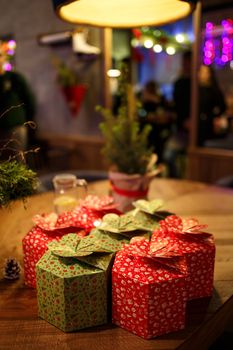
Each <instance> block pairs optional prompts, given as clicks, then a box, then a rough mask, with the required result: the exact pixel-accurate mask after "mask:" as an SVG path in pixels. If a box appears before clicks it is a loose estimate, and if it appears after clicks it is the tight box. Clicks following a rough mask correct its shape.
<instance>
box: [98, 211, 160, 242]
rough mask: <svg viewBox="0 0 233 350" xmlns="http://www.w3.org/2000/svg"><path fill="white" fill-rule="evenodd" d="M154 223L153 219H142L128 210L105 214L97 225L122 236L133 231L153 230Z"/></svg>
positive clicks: (128, 234)
mask: <svg viewBox="0 0 233 350" xmlns="http://www.w3.org/2000/svg"><path fill="white" fill-rule="evenodd" d="M155 227H156V223H155V221H154V220H153V219H149V218H148V220H144V219H143V220H142V219H141V218H140V217H138V216H136V215H134V212H130V213H127V214H124V215H121V216H119V215H117V214H107V215H105V216H104V217H103V218H102V222H101V224H100V225H99V226H98V228H99V229H100V230H104V231H108V232H113V233H118V234H121V235H124V236H127V237H129V236H132V234H134V233H135V231H144V232H145V231H146V232H147V231H153V230H154V229H155Z"/></svg>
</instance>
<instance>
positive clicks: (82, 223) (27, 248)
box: [23, 195, 117, 288]
mask: <svg viewBox="0 0 233 350" xmlns="http://www.w3.org/2000/svg"><path fill="white" fill-rule="evenodd" d="M109 212H117V210H116V209H115V205H114V204H113V199H112V197H109V196H104V197H102V198H99V197H97V196H93V195H90V196H87V197H86V199H85V200H83V201H82V202H81V205H80V206H78V207H76V208H75V209H74V210H73V211H69V212H65V213H61V214H59V215H57V214H55V213H51V214H47V215H35V216H34V218H33V222H34V223H35V224H36V226H35V227H33V228H32V229H31V230H30V231H29V232H28V233H27V234H26V236H25V237H24V238H23V255H24V280H25V284H26V285H27V286H29V287H33V288H36V273H35V267H36V264H37V262H38V261H39V260H40V258H41V257H42V256H43V254H44V253H45V252H46V250H47V246H48V243H49V242H51V241H53V240H56V241H58V240H60V239H61V237H62V236H63V235H64V234H67V233H77V234H78V235H79V236H80V237H83V236H85V235H87V234H88V233H89V232H90V230H91V229H93V228H94V227H95V226H96V225H97V224H98V222H100V220H101V218H102V217H103V215H105V214H106V213H109Z"/></svg>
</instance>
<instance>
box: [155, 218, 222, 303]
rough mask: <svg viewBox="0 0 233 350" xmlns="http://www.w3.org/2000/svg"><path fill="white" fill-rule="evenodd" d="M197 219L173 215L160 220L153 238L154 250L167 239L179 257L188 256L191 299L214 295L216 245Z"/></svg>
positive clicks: (189, 296) (188, 283) (188, 289)
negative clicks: (183, 218)
mask: <svg viewBox="0 0 233 350" xmlns="http://www.w3.org/2000/svg"><path fill="white" fill-rule="evenodd" d="M206 227H207V225H200V224H199V222H198V221H197V220H196V219H185V220H182V219H181V218H180V217H178V216H175V215H171V216H168V217H167V218H166V219H164V220H162V221H160V228H159V229H156V230H155V231H154V232H153V234H152V238H151V251H152V252H153V244H155V249H156V246H157V244H158V243H159V242H161V241H163V240H164V238H166V239H167V240H168V242H169V243H168V244H169V246H170V247H171V248H172V250H173V251H174V252H176V253H178V254H182V255H183V256H185V258H186V261H187V266H188V272H189V276H188V277H187V293H188V299H189V300H190V299H195V298H201V297H207V296H211V294H212V290H213V279H214V260H215V244H214V239H213V235H212V234H210V233H207V232H204V231H203V230H204V229H205V228H206Z"/></svg>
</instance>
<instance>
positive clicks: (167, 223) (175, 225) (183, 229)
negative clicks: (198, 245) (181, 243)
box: [159, 215, 212, 243]
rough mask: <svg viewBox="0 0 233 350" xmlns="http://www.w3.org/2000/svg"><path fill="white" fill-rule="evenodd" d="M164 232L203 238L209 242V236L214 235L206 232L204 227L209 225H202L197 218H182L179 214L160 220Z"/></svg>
mask: <svg viewBox="0 0 233 350" xmlns="http://www.w3.org/2000/svg"><path fill="white" fill-rule="evenodd" d="M159 224H160V227H161V229H162V230H163V231H164V232H168V233H174V234H177V235H180V236H183V237H185V238H191V239H198V240H203V241H206V242H207V243H208V240H207V238H209V237H211V236H212V235H211V234H210V233H208V232H204V231H203V229H205V228H206V227H208V225H200V224H199V221H198V220H196V219H192V218H190V219H181V218H180V217H179V216H176V215H170V216H168V217H166V218H165V219H164V220H161V221H160V222H159Z"/></svg>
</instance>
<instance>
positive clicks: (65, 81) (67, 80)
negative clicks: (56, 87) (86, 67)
mask: <svg viewBox="0 0 233 350" xmlns="http://www.w3.org/2000/svg"><path fill="white" fill-rule="evenodd" d="M52 63H53V65H54V67H55V68H56V69H57V82H58V84H60V85H62V86H64V87H68V86H74V85H76V84H78V76H77V72H76V71H75V70H73V69H71V68H70V67H69V66H68V65H67V64H66V63H65V62H64V61H62V60H61V59H60V58H59V57H56V56H54V57H53V58H52Z"/></svg>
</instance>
